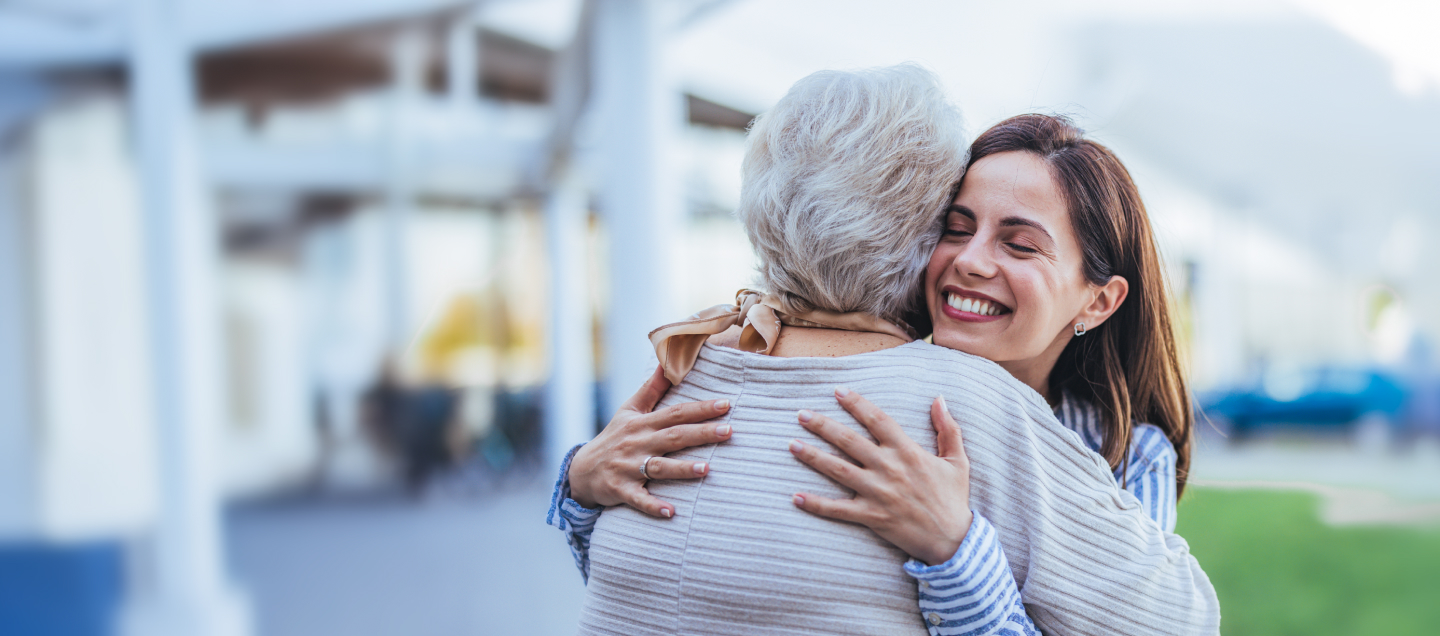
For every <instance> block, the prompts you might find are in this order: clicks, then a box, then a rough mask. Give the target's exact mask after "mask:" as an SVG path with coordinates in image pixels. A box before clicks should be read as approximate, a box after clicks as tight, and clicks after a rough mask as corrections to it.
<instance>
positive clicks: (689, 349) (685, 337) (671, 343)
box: [650, 289, 915, 384]
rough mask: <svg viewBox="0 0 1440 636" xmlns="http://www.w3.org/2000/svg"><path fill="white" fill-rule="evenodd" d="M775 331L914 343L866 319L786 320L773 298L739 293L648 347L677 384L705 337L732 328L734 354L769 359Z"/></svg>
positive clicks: (657, 336)
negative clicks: (867, 335)
mask: <svg viewBox="0 0 1440 636" xmlns="http://www.w3.org/2000/svg"><path fill="white" fill-rule="evenodd" d="M781 325H790V326H792V327H815V328H821V329H843V330H846V331H866V332H873V333H883V334H887V335H891V336H895V337H897V338H900V339H901V340H905V341H907V342H908V341H911V340H914V339H915V332H914V331H913V330H911V329H909V328H908V327H903V326H901V325H897V324H895V323H892V322H890V321H888V320H884V319H882V318H878V317H876V316H872V315H870V314H862V313H859V312H847V313H840V312H833V311H823V310H815V311H807V312H801V313H796V314H790V313H786V311H785V309H784V307H782V306H781V305H780V302H779V301H778V300H776V299H775V297H773V296H769V295H765V294H762V293H760V292H757V291H755V290H752V289H742V290H740V291H738V292H735V304H733V305H715V306H714V307H711V308H709V309H706V310H704V311H701V312H699V313H697V314H695V315H693V316H691V317H689V318H688V319H685V320H682V321H680V322H676V323H671V324H668V325H665V326H663V327H660V328H658V329H656V330H654V331H651V332H650V344H652V345H655V355H656V356H657V357H658V358H660V366H661V367H664V369H665V378H666V379H668V380H670V382H671V383H674V384H680V381H681V380H684V379H685V375H686V374H688V373H690V369H693V368H694V367H695V360H696V359H697V358H699V357H700V348H701V347H703V346H705V341H706V340H707V339H709V338H710V336H713V335H715V334H717V333H720V332H723V331H725V330H726V329H729V328H730V327H732V326H738V327H740V328H741V330H740V342H739V344H737V345H736V348H737V349H739V350H741V351H749V352H751V353H759V354H763V355H770V350H771V349H773V348H775V342H776V341H777V340H779V338H780V326H781Z"/></svg>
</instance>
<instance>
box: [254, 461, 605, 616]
mask: <svg viewBox="0 0 1440 636" xmlns="http://www.w3.org/2000/svg"><path fill="white" fill-rule="evenodd" d="M548 506H549V487H548V484H540V483H536V484H531V485H527V486H524V487H521V488H518V489H516V490H514V491H511V492H508V493H505V494H499V495H487V496H483V497H481V496H477V497H476V498H472V499H471V500H462V499H460V498H458V497H456V496H449V497H444V496H442V497H437V498H432V500H430V501H423V502H414V501H409V500H406V499H404V498H403V497H401V496H399V495H394V496H383V497H374V498H370V499H368V500H363V501H362V500H350V501H336V500H318V501H317V500H309V501H290V502H285V503H269V504H264V505H259V506H248V507H242V508H240V509H238V510H236V511H233V512H232V513H231V514H230V515H229V520H228V523H227V527H226V530H227V532H228V542H229V552H230V564H231V568H232V569H233V571H234V572H235V575H236V578H238V579H239V582H240V584H241V585H242V586H243V587H244V588H245V590H246V591H247V592H248V594H249V595H250V600H251V602H252V604H253V605H254V608H255V616H256V622H257V623H258V636H467V635H475V634H501V635H508V634H547V635H552V634H570V633H573V632H574V630H575V624H576V621H577V618H578V616H579V603H580V599H581V597H582V595H583V594H584V586H583V585H582V584H581V582H580V576H579V574H578V573H577V572H576V571H575V566H574V563H573V561H572V560H571V559H570V554H569V552H568V550H566V548H565V544H564V542H563V541H562V540H561V538H560V534H559V533H558V532H557V531H555V530H554V529H552V528H550V527H548V526H546V525H545V524H544V516H545V511H546V509H547V508H548Z"/></svg>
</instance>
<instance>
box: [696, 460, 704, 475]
mask: <svg viewBox="0 0 1440 636" xmlns="http://www.w3.org/2000/svg"><path fill="white" fill-rule="evenodd" d="M695 474H696V475H704V474H705V462H695Z"/></svg>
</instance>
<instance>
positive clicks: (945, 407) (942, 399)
mask: <svg viewBox="0 0 1440 636" xmlns="http://www.w3.org/2000/svg"><path fill="white" fill-rule="evenodd" d="M935 399H937V400H940V410H941V411H944V412H945V415H946V416H949V415H950V405H949V404H946V403H945V397H944V396H940V397H937V398H935Z"/></svg>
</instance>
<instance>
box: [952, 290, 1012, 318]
mask: <svg viewBox="0 0 1440 636" xmlns="http://www.w3.org/2000/svg"><path fill="white" fill-rule="evenodd" d="M945 304H947V305H949V306H950V307H952V308H954V309H955V310H957V311H960V312H963V313H967V314H975V315H977V316H999V315H1002V314H1008V313H1010V308H1009V307H1006V306H1004V305H1002V304H1000V303H997V302H995V301H992V300H987V299H984V298H974V297H971V296H961V295H960V294H956V293H954V292H950V291H946V292H945Z"/></svg>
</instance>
